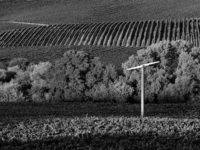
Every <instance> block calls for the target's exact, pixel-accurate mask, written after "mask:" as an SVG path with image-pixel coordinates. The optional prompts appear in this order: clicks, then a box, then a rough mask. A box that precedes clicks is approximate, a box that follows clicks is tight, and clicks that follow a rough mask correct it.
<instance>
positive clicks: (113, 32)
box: [0, 19, 200, 47]
mask: <svg viewBox="0 0 200 150" xmlns="http://www.w3.org/2000/svg"><path fill="white" fill-rule="evenodd" d="M199 38H200V19H179V20H148V21H138V22H118V23H89V24H68V25H66V24H64V25H50V26H39V27H31V28H23V29H15V30H11V31H5V32H2V33H0V47H20V46H59V45H60V46H63V45H67V46H70V45H76V46H79V45H95V46H100V45H101V46H124V47H143V46H148V45H150V44H152V43H156V42H159V41H163V40H168V41H172V40H179V39H183V40H187V41H189V42H190V43H193V44H194V45H195V46H200V40H199Z"/></svg>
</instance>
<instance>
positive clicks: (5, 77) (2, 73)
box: [0, 69, 16, 83]
mask: <svg viewBox="0 0 200 150" xmlns="http://www.w3.org/2000/svg"><path fill="white" fill-rule="evenodd" d="M15 76H16V72H14V71H6V70H4V69H0V82H2V83H5V82H10V81H11V80H12V79H14V78H15Z"/></svg>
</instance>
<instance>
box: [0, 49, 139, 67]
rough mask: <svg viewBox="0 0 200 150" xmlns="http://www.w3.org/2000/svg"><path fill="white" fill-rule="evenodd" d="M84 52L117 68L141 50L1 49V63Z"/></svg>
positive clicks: (43, 58)
mask: <svg viewBox="0 0 200 150" xmlns="http://www.w3.org/2000/svg"><path fill="white" fill-rule="evenodd" d="M72 49H74V50H84V51H86V52H88V53H90V54H92V55H93V56H95V57H99V58H100V60H101V61H102V62H104V63H106V64H113V65H115V66H116V67H117V68H120V67H121V64H122V62H125V61H126V60H128V58H129V57H130V56H131V55H133V54H135V53H136V52H137V50H138V49H140V48H125V47H101V46H100V47H95V46H84V47H83V46H79V47H76V46H71V47H19V48H1V49H0V61H7V60H10V59H12V58H16V57H24V58H28V59H29V60H30V61H32V62H40V61H50V62H52V61H54V60H55V59H58V58H60V57H62V56H63V53H64V52H65V51H67V50H72Z"/></svg>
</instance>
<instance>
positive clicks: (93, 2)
mask: <svg viewBox="0 0 200 150" xmlns="http://www.w3.org/2000/svg"><path fill="white" fill-rule="evenodd" d="M199 9H200V3H199V1H198V0H176V1H174V0H84V1H82V0H1V1H0V10H1V11H0V20H2V21H1V22H0V31H2V30H7V29H11V28H16V27H20V26H19V25H16V26H15V25H13V24H9V23H8V24H6V23H5V22H4V21H8V20H14V21H25V22H35V23H46V24H69V23H88V22H120V21H136V20H137V21H138V20H152V19H169V18H172V19H174V18H175V19H177V18H193V17H195V18H196V17H200V13H199ZM23 27H24V26H23Z"/></svg>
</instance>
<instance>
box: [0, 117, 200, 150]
mask: <svg viewBox="0 0 200 150" xmlns="http://www.w3.org/2000/svg"><path fill="white" fill-rule="evenodd" d="M0 140H1V141H0V143H1V144H2V145H3V148H4V149H6V148H9V147H10V148H11V147H12V148H14V147H15V148H16V149H17V148H18V149H22V148H25V147H28V146H29V148H32V149H33V148H38V149H42V147H43V148H44V147H45V145H46V148H47V147H48V148H50V149H53V148H66V147H68V148H69V147H71V148H74V149H77V148H80V147H81V146H82V147H83V148H84V147H85V148H86V147H88V148H91V149H104V148H106V149H109V148H110V149H111V148H115V149H120V148H123V149H131V148H136V147H137V148H139V149H145V148H148V149H154V148H160V149H171V148H173V149H179V148H181V149H183V148H192V149H195V148H199V147H200V145H199V143H198V141H200V120H199V119H172V118H156V117H146V118H144V122H143V123H142V121H141V120H140V118H137V117H113V116H110V117H87V116H86V117H75V118H51V119H33V120H31V119H30V120H26V121H21V122H13V123H9V124H5V125H4V124H3V123H2V122H1V127H0ZM8 144H9V146H8ZM85 148H84V149H85Z"/></svg>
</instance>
